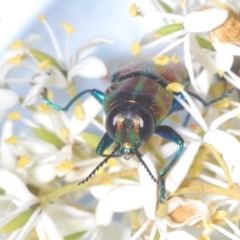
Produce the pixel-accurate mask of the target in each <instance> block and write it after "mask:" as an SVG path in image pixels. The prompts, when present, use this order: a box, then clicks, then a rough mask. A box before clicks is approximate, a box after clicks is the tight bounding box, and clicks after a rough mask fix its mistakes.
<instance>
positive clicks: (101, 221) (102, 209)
mask: <svg viewBox="0 0 240 240" xmlns="http://www.w3.org/2000/svg"><path fill="white" fill-rule="evenodd" d="M112 218H113V211H112V210H111V209H110V208H109V205H108V204H107V202H106V201H105V200H100V201H99V202H98V206H97V209H96V222H97V225H100V226H108V225H109V224H110V223H111V222H112Z"/></svg>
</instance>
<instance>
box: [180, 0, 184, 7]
mask: <svg viewBox="0 0 240 240" xmlns="http://www.w3.org/2000/svg"><path fill="white" fill-rule="evenodd" d="M184 2H185V0H180V6H181V8H183V6H184Z"/></svg>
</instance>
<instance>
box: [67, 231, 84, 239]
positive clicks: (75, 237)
mask: <svg viewBox="0 0 240 240" xmlns="http://www.w3.org/2000/svg"><path fill="white" fill-rule="evenodd" d="M84 233H85V232H76V233H73V234H70V235H67V236H65V237H64V238H63V239H64V240H75V239H79V238H80V237H81V236H82V235H83V234H84Z"/></svg>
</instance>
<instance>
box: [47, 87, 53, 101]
mask: <svg viewBox="0 0 240 240" xmlns="http://www.w3.org/2000/svg"><path fill="white" fill-rule="evenodd" d="M47 98H48V99H53V92H52V91H51V90H49V89H48V90H47Z"/></svg>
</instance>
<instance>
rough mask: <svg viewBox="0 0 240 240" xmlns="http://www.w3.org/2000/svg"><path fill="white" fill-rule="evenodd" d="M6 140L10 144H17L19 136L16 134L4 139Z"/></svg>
mask: <svg viewBox="0 0 240 240" xmlns="http://www.w3.org/2000/svg"><path fill="white" fill-rule="evenodd" d="M4 142H5V143H9V144H17V143H18V138H17V137H16V136H15V135H12V136H11V137H9V138H6V139H4Z"/></svg>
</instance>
